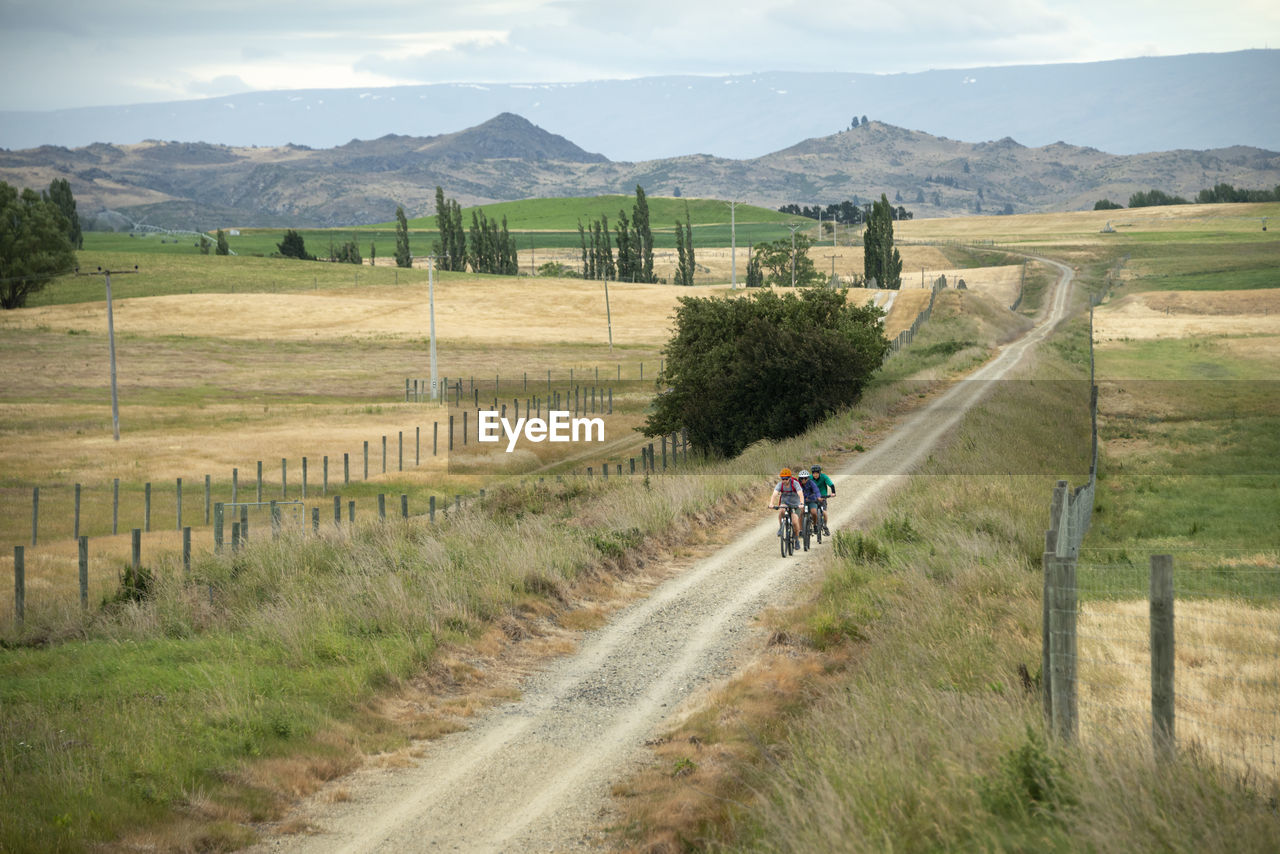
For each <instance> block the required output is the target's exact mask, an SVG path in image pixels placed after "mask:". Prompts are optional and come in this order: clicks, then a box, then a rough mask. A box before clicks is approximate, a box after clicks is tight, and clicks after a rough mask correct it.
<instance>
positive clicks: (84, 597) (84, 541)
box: [76, 537, 89, 611]
mask: <svg viewBox="0 0 1280 854" xmlns="http://www.w3.org/2000/svg"><path fill="white" fill-rule="evenodd" d="M76 541H77V544H78V546H79V548H78V549H77V551H78V552H79V555H78V558H79V560H78V564H79V567H80V610H81V611H87V610H89V538H88V537H77V538H76Z"/></svg>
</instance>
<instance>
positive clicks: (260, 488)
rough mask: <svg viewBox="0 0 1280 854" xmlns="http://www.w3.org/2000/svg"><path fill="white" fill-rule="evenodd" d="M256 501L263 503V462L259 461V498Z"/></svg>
mask: <svg viewBox="0 0 1280 854" xmlns="http://www.w3.org/2000/svg"><path fill="white" fill-rule="evenodd" d="M254 500H255V501H257V502H258V503H259V504H261V503H262V460H258V497H257V498H256V499H254Z"/></svg>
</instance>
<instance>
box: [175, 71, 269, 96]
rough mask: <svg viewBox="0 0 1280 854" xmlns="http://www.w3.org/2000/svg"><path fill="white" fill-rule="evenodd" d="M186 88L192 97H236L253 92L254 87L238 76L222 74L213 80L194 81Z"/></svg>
mask: <svg viewBox="0 0 1280 854" xmlns="http://www.w3.org/2000/svg"><path fill="white" fill-rule="evenodd" d="M186 88H187V91H189V92H190V93H191V94H192V95H199V96H217V95H236V94H239V93H240V92H250V91H253V87H252V86H250V85H249V84H248V83H245V82H244V81H243V80H242V79H240V77H239V75H236V74H221V75H219V76H217V77H215V78H213V79H212V80H193V81H191V82H190V83H188V84H187V86H186Z"/></svg>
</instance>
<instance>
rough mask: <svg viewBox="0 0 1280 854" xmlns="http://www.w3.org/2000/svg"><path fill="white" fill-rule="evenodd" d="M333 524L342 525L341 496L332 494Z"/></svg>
mask: <svg viewBox="0 0 1280 854" xmlns="http://www.w3.org/2000/svg"><path fill="white" fill-rule="evenodd" d="M333 526H334V527H335V528H341V527H342V496H341V495H335V496H333Z"/></svg>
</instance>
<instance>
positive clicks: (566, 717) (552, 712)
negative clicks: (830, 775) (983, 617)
mask: <svg viewBox="0 0 1280 854" xmlns="http://www.w3.org/2000/svg"><path fill="white" fill-rule="evenodd" d="M1055 266H1057V267H1058V268H1059V271H1060V272H1061V278H1060V280H1059V282H1058V284H1057V286H1056V289H1055V292H1054V296H1053V304H1052V306H1051V307H1050V310H1049V312H1048V313H1047V315H1048V316H1047V318H1046V320H1045V321H1044V322H1042V323H1041V324H1040V325H1038V326H1037V327H1036V328H1034V329H1033V330H1031V331H1030V332H1028V333H1027V334H1026V335H1025V336H1023V337H1022V338H1020V339H1019V340H1017V341H1015V342H1013V343H1011V344H1009V345H1008V346H1006V347H1005V348H1004V349H1003V350H1002V351H1001V352H1000V354H999V355H998V356H997V357H996V358H995V359H993V360H992V361H991V362H989V363H987V364H986V365H985V366H984V367H982V368H981V369H979V370H978V371H976V372H974V374H972V375H971V376H970V377H969V378H967V379H966V380H965V381H962V382H960V383H958V384H956V385H955V386H954V387H953V388H952V389H950V390H949V391H948V392H947V393H946V394H944V395H942V396H940V397H939V398H937V399H936V400H934V401H933V402H932V403H930V404H929V405H928V406H926V407H924V408H922V409H920V410H917V411H916V412H915V413H914V414H912V415H911V416H909V417H908V418H907V419H905V420H904V421H903V423H902V424H901V425H900V426H899V427H898V428H896V429H895V430H894V431H893V432H892V433H891V434H890V435H888V436H887V437H886V438H885V439H884V440H883V441H882V442H880V443H879V444H878V445H877V446H876V447H874V448H872V449H871V450H870V451H869V452H867V453H866V454H862V455H860V456H859V457H858V458H857V460H856V461H855V462H853V463H852V464H850V465H849V466H848V467H846V468H845V469H844V470H843V471H840V472H833V473H832V474H833V476H834V479H835V481H836V484H837V490H838V496H839V497H838V500H837V501H834V502H832V509H831V527H832V528H833V529H834V528H847V527H852V526H854V525H855V524H856V523H857V522H858V521H859V520H860V519H862V518H865V516H867V515H868V514H869V512H870V511H871V509H872V508H875V507H878V506H881V505H882V504H883V503H884V501H885V500H886V498H887V497H888V495H889V493H890V492H891V491H892V490H893V489H894V488H895V487H896V486H897V485H898V484H899V482H900V481H901V479H902V478H904V477H906V476H908V475H907V474H905V473H906V472H910V471H911V470H912V469H913V468H915V467H916V466H917V465H919V463H920V462H922V461H923V460H924V459H925V458H926V457H927V455H928V454H929V453H930V451H931V450H932V449H933V447H934V445H935V444H936V443H937V442H938V441H939V440H940V439H941V438H942V437H943V436H944V435H945V434H946V433H947V432H948V431H949V430H951V429H953V428H954V427H955V425H956V423H957V422H958V421H959V419H960V418H961V417H962V416H963V414H964V413H965V411H966V410H967V409H968V408H969V407H971V406H972V405H973V404H974V403H975V402H976V401H977V400H979V399H980V398H981V396H982V395H983V394H984V393H985V391H986V389H988V388H989V387H990V381H991V380H996V379H1000V378H1001V377H1003V376H1004V375H1005V374H1006V373H1007V372H1008V371H1009V370H1010V368H1011V367H1012V366H1013V365H1015V364H1016V363H1017V362H1018V360H1020V359H1021V358H1022V356H1023V354H1024V353H1025V352H1026V351H1027V350H1028V348H1030V347H1032V346H1033V345H1034V344H1035V343H1036V342H1038V341H1039V340H1041V339H1042V338H1043V337H1044V336H1045V334H1046V333H1047V331H1048V329H1049V328H1050V327H1051V326H1052V325H1054V324H1055V323H1056V322H1057V321H1058V320H1060V319H1061V318H1062V317H1063V316H1064V314H1065V307H1066V304H1067V295H1068V292H1069V291H1070V283H1071V271H1070V269H1069V268H1067V267H1065V266H1062V265H1055ZM846 496H847V497H846ZM760 498H761V502H760V504H761V513H760V516H761V522H760V523H759V524H758V525H755V526H753V527H751V528H750V529H749V530H747V531H746V532H745V533H744V534H742V535H741V536H739V537H738V538H737V539H735V540H734V541H733V542H731V543H729V544H727V545H726V546H724V547H723V548H720V549H719V550H717V551H715V552H714V553H713V554H711V555H709V556H707V557H705V558H703V559H701V560H698V561H697V562H696V563H694V564H693V565H692V566H690V567H689V568H687V569H686V570H684V571H682V572H680V573H679V574H677V575H675V576H673V577H672V578H670V579H669V580H667V581H666V582H665V583H663V584H661V585H660V586H658V587H657V588H655V589H654V590H653V592H652V593H651V594H650V595H648V596H647V597H646V598H644V599H642V600H639V601H636V602H634V603H633V604H631V605H630V606H628V607H626V608H624V609H623V610H621V611H619V612H618V613H616V614H615V615H614V616H613V618H612V619H611V620H610V622H609V623H608V624H607V625H605V626H604V627H602V628H600V629H598V630H596V631H593V632H590V633H588V634H587V636H586V638H585V639H584V641H583V642H582V644H581V647H580V649H579V650H578V651H577V652H576V653H574V654H573V655H570V656H566V657H564V658H561V659H558V660H554V661H552V662H550V663H549V664H547V665H546V666H545V667H544V668H543V669H541V670H539V671H538V672H536V673H534V674H533V675H531V676H530V677H528V678H526V679H525V680H524V681H523V682H522V684H521V686H520V690H521V698H520V699H519V700H518V701H515V702H510V703H507V704H504V705H501V706H498V707H495V708H493V709H491V710H490V711H488V712H485V713H483V714H481V715H480V716H479V717H478V719H477V720H476V722H475V724H474V726H472V728H471V729H469V730H467V731H465V732H459V733H455V734H452V735H448V736H445V737H444V738H441V739H438V740H436V741H433V742H431V743H429V744H427V745H425V746H424V754H423V756H422V758H421V759H419V760H417V761H416V763H415V764H413V765H412V766H411V767H407V768H398V769H394V770H386V769H377V770H366V771H361V772H358V773H357V774H355V775H353V776H352V777H350V778H348V779H346V780H344V781H343V786H344V787H345V789H346V790H347V792H348V793H349V799H348V800H345V801H340V802H337V803H333V802H331V799H330V800H326V799H324V798H313V799H310V800H309V801H308V802H306V803H304V804H303V805H301V807H300V808H299V816H300V817H301V818H302V819H304V820H305V821H307V822H308V823H309V824H310V825H311V826H313V827H314V828H316V832H315V833H311V834H298V835H293V836H276V837H271V838H269V839H267V840H265V841H263V842H262V843H260V844H259V845H257V846H256V847H255V848H254V849H252V850H253V851H255V852H290V854H292V853H293V852H351V854H354V852H375V851H376V852H425V851H461V852H489V851H501V852H542V851H574V850H591V849H593V848H596V847H597V846H598V845H599V844H600V841H599V839H600V837H599V834H598V833H597V832H596V828H597V826H598V825H599V823H600V821H601V817H602V816H604V815H606V814H607V810H608V803H609V788H610V785H611V784H612V783H613V782H615V781H616V780H618V779H620V778H621V777H623V776H625V774H626V773H627V771H628V770H629V769H631V768H633V767H635V764H636V763H638V762H641V761H643V760H644V759H645V754H646V751H645V748H644V742H645V740H646V739H650V738H653V737H655V736H656V735H658V734H659V732H660V731H661V729H662V726H663V722H664V720H666V719H667V718H668V717H669V715H670V714H671V713H672V711H673V710H675V709H676V707H677V706H679V705H680V704H681V703H683V702H685V701H688V700H689V699H690V698H691V697H694V696H696V695H697V694H698V692H699V691H701V690H703V689H704V688H705V687H706V686H708V685H710V684H711V683H713V682H715V681H717V680H719V679H722V678H724V677H726V676H728V675H730V674H731V673H732V672H733V671H734V670H736V669H737V667H738V666H740V665H741V664H742V663H743V659H744V656H745V655H746V654H747V653H749V651H750V650H751V649H754V648H758V647H759V645H760V642H761V635H760V630H759V629H758V628H756V627H755V624H754V618H755V617H756V616H757V615H758V614H759V613H760V612H761V610H762V609H764V608H765V607H767V606H769V605H774V604H780V603H785V602H787V601H788V600H789V599H790V598H791V597H792V596H793V595H794V593H795V591H796V589H797V588H798V586H799V585H801V584H802V583H804V582H805V581H806V580H808V579H809V578H811V577H812V575H813V574H814V572H815V571H816V567H817V562H816V560H815V559H814V555H815V554H816V553H817V552H818V551H820V549H825V548H827V546H826V545H825V544H824V545H823V546H821V547H819V548H815V550H814V551H813V552H810V553H809V554H797V555H796V556H794V557H791V558H782V557H780V556H779V555H778V547H777V538H776V529H777V523H776V521H774V520H773V518H772V514H770V513H767V512H765V511H764V510H763V506H764V503H765V498H766V496H765V495H764V494H763V493H762V494H761V496H760Z"/></svg>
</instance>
